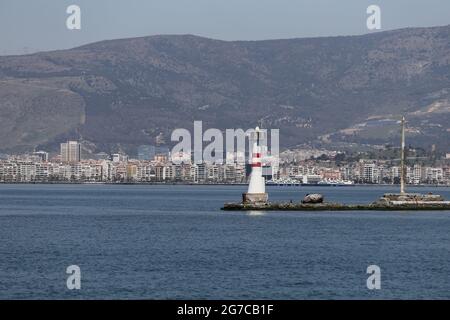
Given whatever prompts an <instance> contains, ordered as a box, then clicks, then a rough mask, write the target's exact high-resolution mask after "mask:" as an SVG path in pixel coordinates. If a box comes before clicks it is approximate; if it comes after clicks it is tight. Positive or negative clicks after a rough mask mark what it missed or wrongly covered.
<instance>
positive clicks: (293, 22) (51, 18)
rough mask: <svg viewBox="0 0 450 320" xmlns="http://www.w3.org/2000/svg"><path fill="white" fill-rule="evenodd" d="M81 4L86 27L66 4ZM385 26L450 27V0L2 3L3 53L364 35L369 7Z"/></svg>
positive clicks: (0, 43) (20, 0) (3, 0)
mask: <svg viewBox="0 0 450 320" xmlns="http://www.w3.org/2000/svg"><path fill="white" fill-rule="evenodd" d="M71 4H76V5H79V6H80V7H81V30H68V29H67V28H66V19H67V17H68V14H67V13H66V8H67V7H68V6H69V5H71ZM371 4H376V5H379V6H380V7H381V14H382V15H381V18H382V30H381V31H383V30H390V29H397V28H403V27H419V26H437V25H447V24H450V0H70V1H66V0H32V1H30V0H0V55H4V54H17V53H27V52H34V51H38V50H39V51H40V50H49V49H65V48H70V47H75V46H78V45H81V44H85V43H90V42H95V41H98V40H104V39H116V38H126V37H137V36H147V35H155V34H188V33H189V34H196V35H201V36H206V37H210V38H216V39H223V40H259V39H274V38H294V37H314V36H333V35H353V34H363V33H368V32H373V31H369V30H368V29H367V27H366V19H367V14H366V9H367V7H368V6H369V5H371Z"/></svg>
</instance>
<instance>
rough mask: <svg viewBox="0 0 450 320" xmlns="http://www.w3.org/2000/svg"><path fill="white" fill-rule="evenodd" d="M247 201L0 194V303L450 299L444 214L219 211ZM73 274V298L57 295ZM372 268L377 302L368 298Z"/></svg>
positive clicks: (194, 195)
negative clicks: (74, 268)
mask: <svg viewBox="0 0 450 320" xmlns="http://www.w3.org/2000/svg"><path fill="white" fill-rule="evenodd" d="M244 190H245V187H244V186H242V187H241V186H144V185H0V298H2V299H55V298H57V299H84V298H87V299H91V298H101V299H103V298H108V299H109V298H113V299H116V298H117V299H361V298H362V299H366V298H369V299H384V298H400V299H425V298H429V299H443V298H446V299H449V298H450V212H392V213H391V212H319V213H314V212H309V213H304V212H223V211H220V210H219V209H220V207H221V206H222V204H223V203H224V202H227V201H237V200H239V199H240V197H241V193H242V192H243V191H244ZM394 191H396V189H394V188H389V187H369V186H367V187H366V186H364V187H359V186H358V187H316V188H314V187H270V188H269V192H270V198H271V199H272V200H275V199H278V200H281V199H284V200H291V199H292V200H294V201H297V200H300V199H301V198H302V197H303V196H304V195H305V194H306V193H311V192H321V193H324V194H325V196H326V198H327V200H330V201H341V202H361V203H364V202H371V201H373V200H374V199H376V198H377V197H379V196H380V195H381V194H382V193H385V192H394ZM410 191H419V192H429V191H433V192H435V193H441V194H443V195H444V196H445V197H446V198H447V199H450V189H449V188H439V189H433V188H419V189H412V190H411V189H410ZM74 264H75V265H78V266H79V267H80V268H81V290H68V289H67V287H66V279H67V277H68V275H67V274H66V268H67V266H69V265H74ZM372 264H376V265H378V266H379V267H380V268H381V290H368V289H367V287H366V280H367V277H368V276H369V275H368V274H366V269H367V266H369V265H372Z"/></svg>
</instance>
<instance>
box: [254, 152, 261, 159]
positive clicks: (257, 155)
mask: <svg viewBox="0 0 450 320" xmlns="http://www.w3.org/2000/svg"><path fill="white" fill-rule="evenodd" d="M253 157H254V158H261V153H259V152H258V153H254V154H253Z"/></svg>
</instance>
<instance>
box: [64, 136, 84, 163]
mask: <svg viewBox="0 0 450 320" xmlns="http://www.w3.org/2000/svg"><path fill="white" fill-rule="evenodd" d="M61 161H62V162H66V163H76V162H80V161H81V144H80V143H79V142H78V141H67V142H66V143H61Z"/></svg>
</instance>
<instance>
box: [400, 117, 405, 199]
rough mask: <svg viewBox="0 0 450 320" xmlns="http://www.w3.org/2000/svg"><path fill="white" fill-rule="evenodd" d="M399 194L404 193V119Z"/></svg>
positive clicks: (403, 120)
mask: <svg viewBox="0 0 450 320" xmlns="http://www.w3.org/2000/svg"><path fill="white" fill-rule="evenodd" d="M401 153H402V155H401V164H400V166H401V168H400V170H401V174H400V193H402V194H403V193H405V173H406V172H405V117H404V116H403V117H402V150H401Z"/></svg>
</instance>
